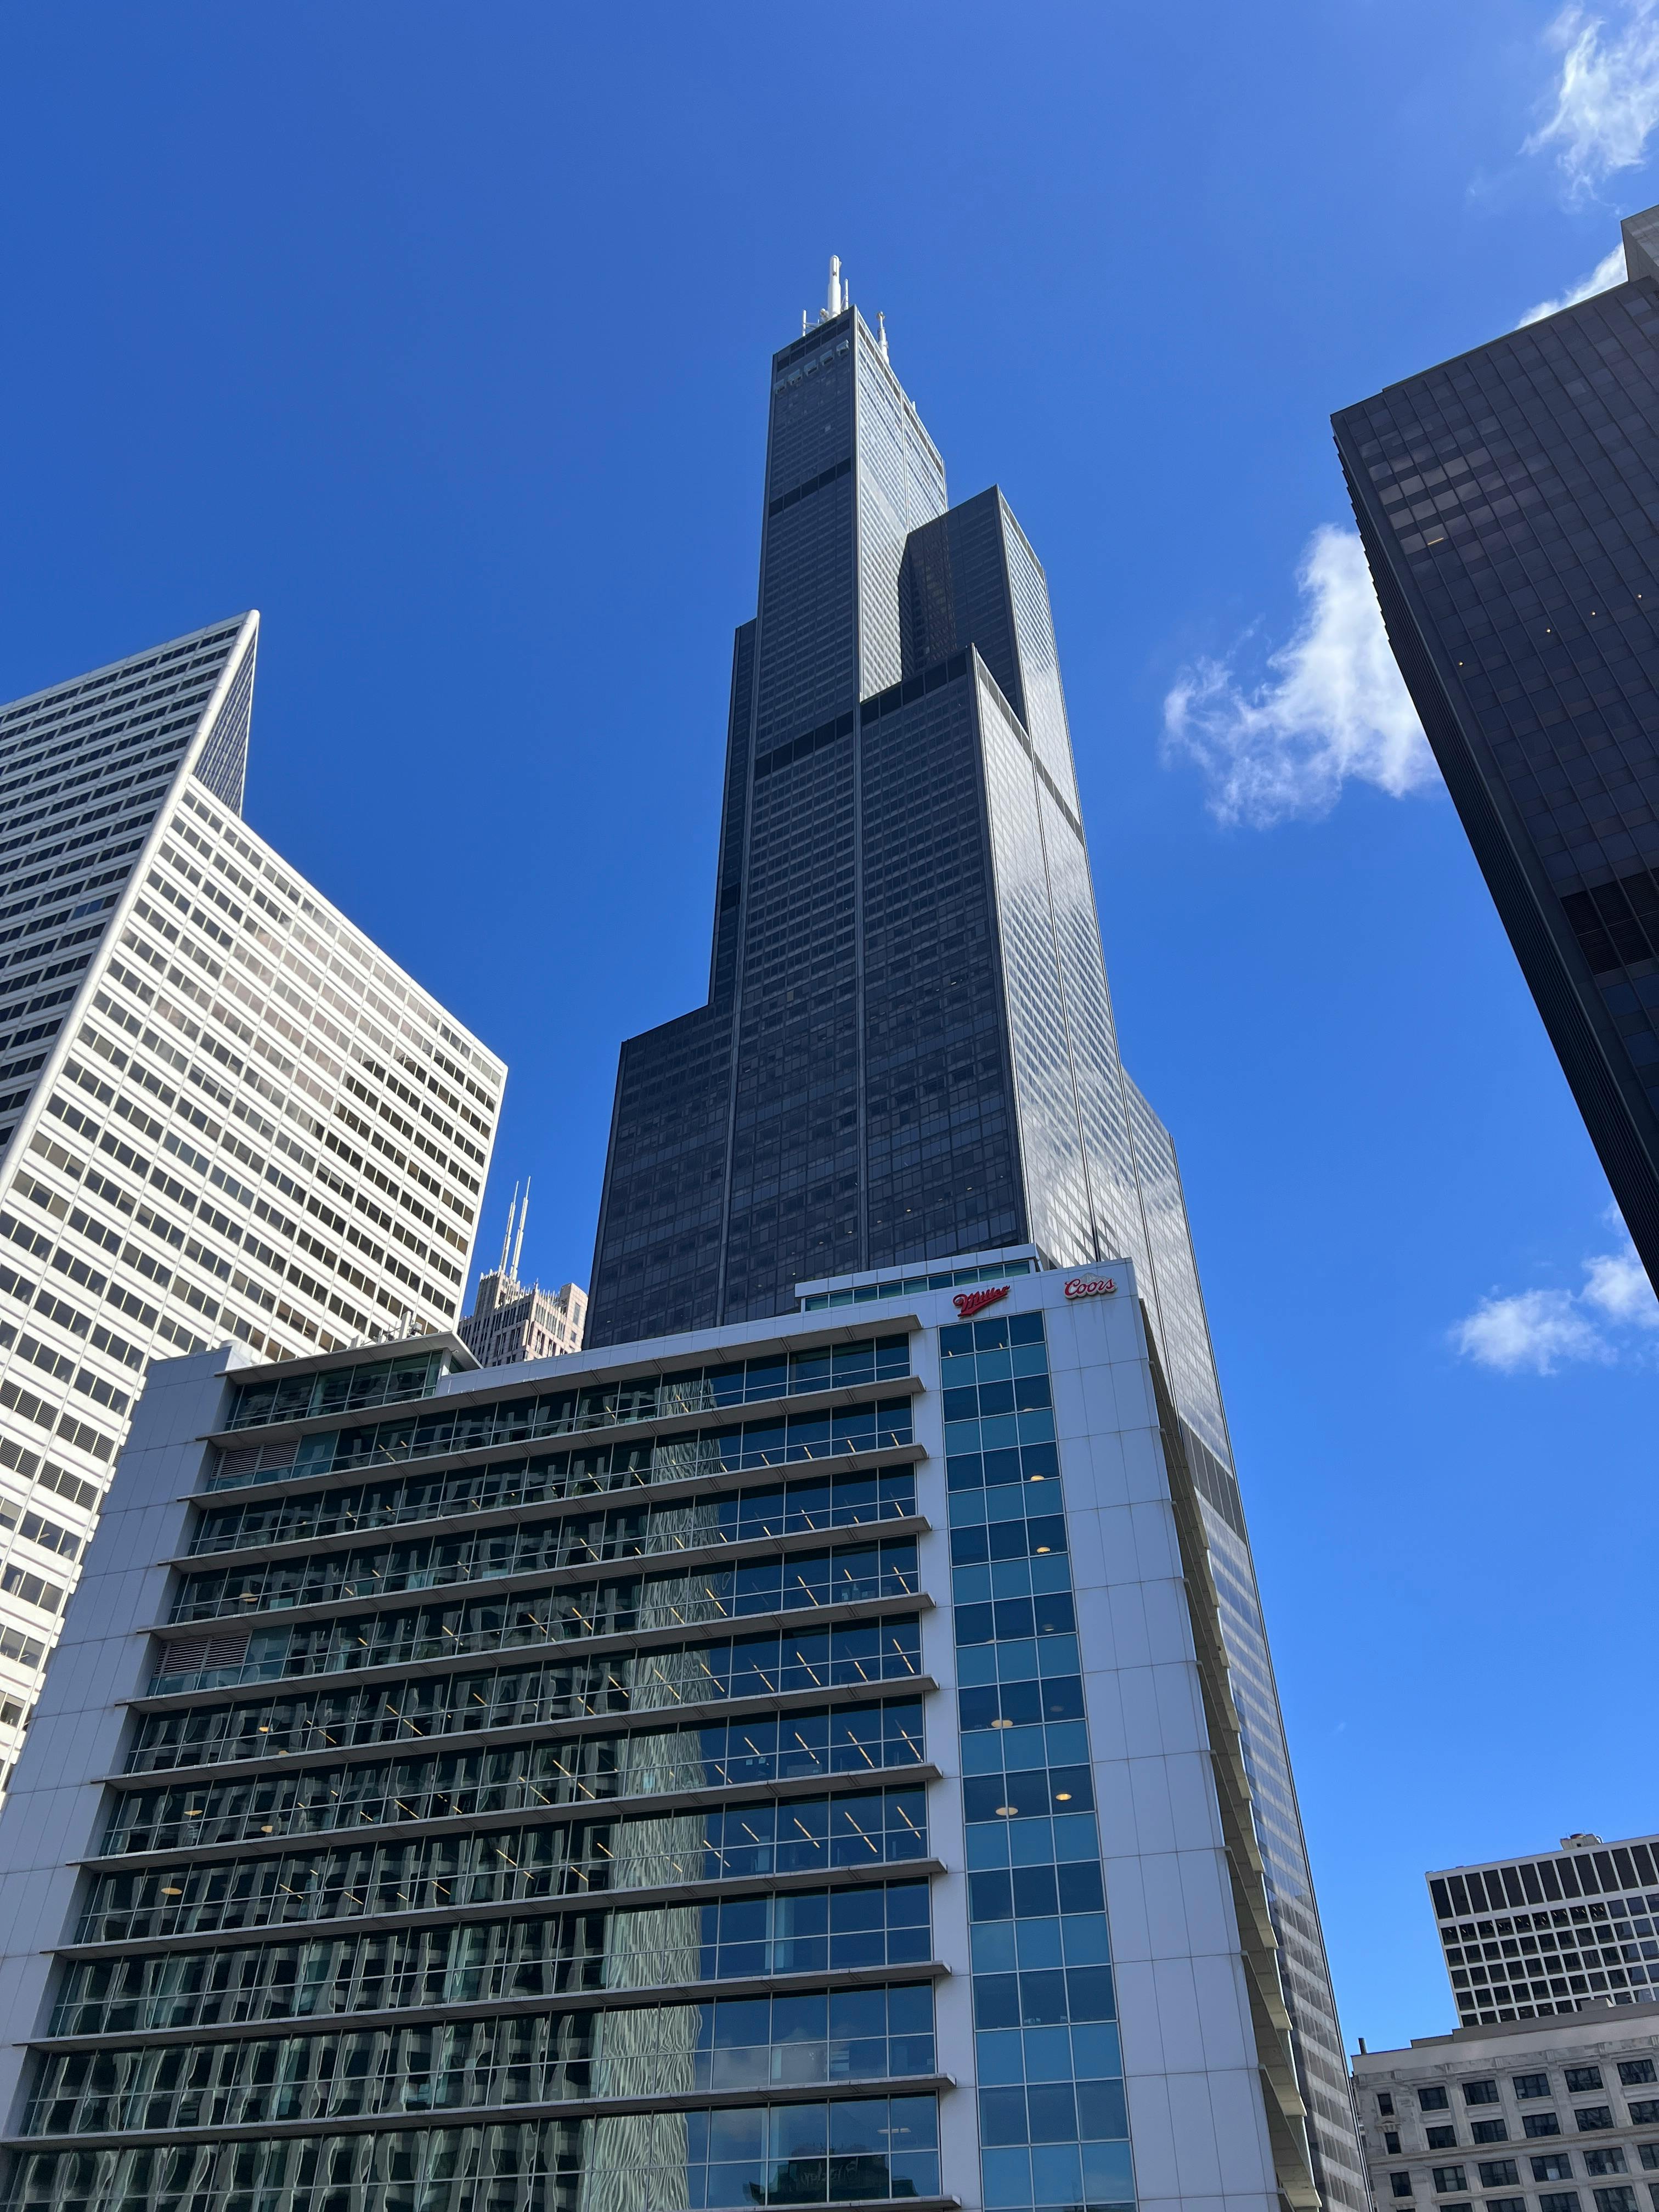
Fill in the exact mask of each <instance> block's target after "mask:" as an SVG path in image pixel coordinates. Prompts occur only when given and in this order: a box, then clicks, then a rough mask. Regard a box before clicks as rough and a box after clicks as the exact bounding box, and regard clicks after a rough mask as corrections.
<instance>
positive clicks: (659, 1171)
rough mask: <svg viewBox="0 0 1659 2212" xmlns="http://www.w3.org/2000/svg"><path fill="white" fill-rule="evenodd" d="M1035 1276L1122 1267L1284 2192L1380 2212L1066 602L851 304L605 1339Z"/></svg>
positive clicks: (626, 1339) (642, 1101)
mask: <svg viewBox="0 0 1659 2212" xmlns="http://www.w3.org/2000/svg"><path fill="white" fill-rule="evenodd" d="M1022 1250H1024V1251H1029V1253H1030V1255H1031V1264H1032V1265H1034V1266H1035V1267H1037V1268H1038V1269H1039V1270H1042V1269H1046V1268H1053V1267H1059V1268H1061V1269H1066V1268H1073V1267H1080V1266H1089V1265H1095V1264H1098V1263H1102V1262H1104V1261H1110V1260H1113V1259H1126V1258H1127V1260H1128V1261H1130V1262H1131V1263H1132V1265H1133V1279H1134V1282H1135V1284H1136V1286H1137V1289H1138V1291H1139V1297H1140V1301H1141V1305H1142V1308H1143V1310H1144V1314H1145V1319H1146V1329H1147V1334H1148V1337H1149V1340H1150V1345H1151V1357H1152V1362H1153V1365H1154V1368H1155V1370H1156V1371H1157V1373H1158V1387H1159V1389H1160V1391H1161V1392H1162V1393H1163V1396H1162V1399H1161V1401H1160V1402H1161V1405H1162V1408H1163V1413H1164V1427H1165V1437H1166V1449H1168V1450H1169V1451H1170V1453H1172V1454H1174V1453H1178V1454H1179V1455H1181V1458H1182V1464H1183V1466H1184V1467H1185V1468H1187V1469H1188V1474H1189V1476H1190V1484H1191V1493H1190V1494H1191V1498H1192V1507H1191V1511H1190V1514H1189V1515H1188V1516H1186V1517H1185V1518H1184V1519H1182V1531H1183V1534H1182V1541H1183V1543H1184V1544H1185V1545H1186V1546H1187V1547H1188V1553H1189V1555H1190V1565H1191V1567H1192V1571H1193V1572H1194V1576H1195V1577H1196V1578H1197V1579H1198V1580H1199V1581H1200V1582H1201V1583H1203V1584H1204V1585H1205V1586H1206V1587H1209V1586H1211V1585H1212V1586H1213V1589H1214V1591H1215V1604H1214V1608H1213V1611H1212V1613H1205V1615H1204V1620H1203V1623H1202V1624H1200V1628H1195V1630H1194V1634H1195V1636H1197V1637H1198V1638H1199V1641H1200V1644H1201V1645H1202V1647H1203V1648H1202V1649H1201V1650H1200V1661H1201V1662H1203V1663H1204V1664H1206V1665H1207V1667H1208V1672H1207V1673H1206V1674H1205V1680H1206V1685H1207V1687H1206V1699H1207V1700H1208V1704H1207V1705H1206V1710H1207V1711H1209V1712H1210V1721H1211V1729H1210V1735H1211V1743H1212V1753H1213V1755H1214V1757H1215V1759H1216V1761H1217V1772H1218V1776H1220V1777H1221V1778H1222V1780H1223V1787H1222V1789H1221V1792H1220V1797H1221V1808H1222V1811H1223V1814H1225V1817H1226V1819H1227V1820H1229V1821H1230V1822H1231V1826H1230V1829H1229V1834H1230V1838H1231V1841H1230V1849H1231V1850H1232V1851H1233V1852H1234V1854H1235V1855H1236V1856H1235V1863H1236V1868H1237V1871H1238V1873H1239V1877H1240V1881H1241V1884H1242V1887H1241V1888H1240V1891H1239V1893H1238V1896H1237V1899H1235V1906H1236V1910H1237V1915H1238V1918H1239V1923H1240V1927H1241V1929H1249V1930H1251V1931H1253V1933H1252V1934H1251V1936H1250V1941H1249V1942H1247V1944H1246V1947H1245V1953H1246V1956H1247V1957H1248V1958H1249V1960H1250V1961H1251V1962H1252V1963H1251V1968H1250V1971H1251V1973H1252V1977H1253V1980H1252V1987H1253V1990H1254V1992H1255V2002H1256V2004H1257V2007H1258V2011H1257V2015H1256V2021H1257V2033H1258V2038H1259V2040H1260V2042H1261V2047H1262V2049H1263V2050H1264V2051H1266V2050H1267V2049H1269V2048H1275V2049H1276V2048H1278V2047H1279V2041H1280V2039H1283V2063H1282V2065H1278V2066H1276V2068H1275V2067H1267V2066H1266V2063H1265V2061H1264V2078H1265V2079H1267V2080H1268V2081H1269V2086H1270V2089H1271V2096H1270V2100H1269V2101H1270V2106H1271V2109H1272V2112H1273V2116H1274V2124H1275V2127H1276V2128H1278V2129H1279V2130H1280V2132H1279V2135H1278V2136H1276V2137H1275V2142H1276V2145H1277V2153H1278V2154H1279V2156H1280V2157H1281V2160H1282V2165H1281V2173H1282V2175H1283V2174H1288V2173H1290V2172H1291V2171H1292V2169H1295V2170H1298V2171H1299V2172H1301V2173H1302V2175H1303V2177H1304V2179H1303V2181H1302V2182H1301V2183H1293V2182H1290V2181H1285V2183H1284V2187H1285V2193H1286V2195H1287V2197H1288V2198H1289V2199H1290V2200H1291V2201H1297V2202H1307V2203H1311V2202H1313V2201H1316V2198H1317V2197H1323V2198H1324V2200H1325V2201H1326V2202H1328V2203H1331V2204H1335V2205H1342V2206H1349V2207H1356V2208H1357V2207H1359V2206H1362V2205H1364V2203H1365V2201H1366V2199H1365V2186H1364V2176H1363V2171H1362V2168H1361V2163H1360V2158H1359V2154H1358V2144H1357V2142H1356V2138H1355V2135H1354V2130H1353V2124H1352V2111H1351V2106H1350V2103H1349V2098H1348V2090H1347V2072H1346V2063H1345V2058H1344V2053H1343V2048H1342V2042H1341V2037H1340V2029H1339V2027H1338V2023H1337V2017H1336V2011H1335V2006H1334V2000H1333V1997H1332V1992H1331V1985H1330V1978H1329V1973H1328V1967H1327V1964H1326V1959H1325V1952H1324V1945H1323V1939H1322V1934H1321V1930H1320V1926H1319V1918H1318V1911H1317V1907H1316V1902H1315V1899H1314V1894H1313V1888H1312V1883H1311V1880H1310V1874H1309V1868H1308V1860H1307V1853H1306V1849H1305V1844H1304V1838H1303V1835H1302V1829H1301V1823H1300V1819H1299V1815H1298V1813H1297V1804H1296V1796H1295V1791H1294V1787H1293V1784H1292V1782H1291V1771H1290V1765H1289V1759H1288V1754H1287V1752H1286V1748H1285V1735H1284V1728H1283V1723H1282V1720H1281V1717H1280V1714H1279V1704H1278V1698H1277V1693H1276V1691H1275V1688H1274V1685H1273V1670H1272V1665H1271V1661H1270V1658H1269V1656H1268V1650H1267V1638H1266V1633H1265V1630H1264V1627H1263V1624H1262V1618H1261V1606H1260V1601H1259V1599H1258V1595H1257V1592H1256V1586H1255V1572H1254V1568H1253V1565H1252V1562H1251V1556H1250V1549H1249V1537H1248V1534H1247V1531H1246V1528H1245V1522H1244V1518H1243V1509H1242V1506H1241V1504H1240V1499H1239V1492H1238V1486H1237V1478H1236V1474H1235V1472H1234V1468H1233V1463H1232V1455H1231V1444H1230V1441H1229V1437H1228V1433H1227V1425H1226V1419H1225V1413H1224V1411H1223V1407H1222V1402H1221V1396H1220V1391H1219V1388H1218V1383H1217V1380H1216V1374H1215V1367H1214V1362H1213V1358H1212V1351H1211V1346H1210V1339H1209V1332H1208V1327H1207V1323H1206V1318H1205V1313H1204V1307H1203V1301H1202V1297H1201V1293H1200V1288H1199V1283H1198V1276H1197V1270H1196V1267H1195V1263H1194V1256H1193V1249H1192V1243H1191V1238H1190V1236H1189V1233H1188V1224H1187V1216H1186V1209H1185V1203H1184V1200H1183V1197H1182V1188H1181V1180H1180V1175H1179V1170H1178V1169H1177V1166H1176V1158H1175V1154H1174V1150H1173V1147H1172V1146H1171V1144H1170V1138H1169V1134H1168V1132H1167V1131H1166V1130H1165V1129H1164V1126H1163V1124H1162V1123H1161V1122H1160V1121H1159V1120H1158V1116H1157V1115H1156V1114H1155V1113H1154V1112H1153V1110H1152V1107H1151V1106H1150V1105H1149V1104H1148V1103H1147V1102H1146V1099H1145V1098H1144V1097H1142V1095H1141V1094H1140V1092H1139V1091H1138V1090H1137V1089H1136V1088H1135V1086H1134V1085H1133V1083H1131V1082H1130V1081H1129V1079H1128V1078H1127V1075H1126V1074H1125V1073H1124V1070H1123V1066H1122V1064H1121V1059H1120V1056H1119V1050H1118V1041H1117V1034H1116V1028H1115V1022H1114V1018H1113V1012H1112V1004H1111V996H1110V993H1109V987H1108V984H1107V979H1106V971H1105V964H1104V960H1103V953H1102V948H1101V934H1100V924H1099V918H1098V915H1097V909H1096V904H1095V896H1094V890H1093V884H1092V879H1091V870H1090V862H1089V854H1088V848H1087V842H1086V840H1085V834H1084V829H1083V823H1082V819H1081V815H1080V811H1079V798H1078V789H1077V781H1076V775H1075V772H1074V769H1073V757H1072V746H1071V738H1070V733H1069V729H1068V725H1067V720H1066V703H1065V696H1064V691H1063V688H1062V685H1061V682H1060V666H1059V657H1058V653H1057V650H1056V647H1055V641H1054V624H1053V620H1052V617H1051V614H1050V611H1049V605H1048V587H1047V583H1046V580H1045V578H1044V574H1043V571H1042V564H1041V562H1039V561H1038V559H1037V557H1036V554H1035V553H1034V552H1033V550H1032V549H1031V546H1030V542H1029V541H1028V539H1027V538H1026V537H1025V534H1024V532H1023V531H1022V530H1021V528H1020V526H1019V525H1018V521H1017V520H1015V518H1014V515H1013V513H1012V510H1011V509H1010V507H1009V506H1008V504H1007V501H1006V500H1005V499H1004V498H1003V496H1002V495H1001V493H1000V491H999V490H997V489H994V488H993V489H989V490H987V491H984V492H981V493H980V494H978V495H976V496H975V497H974V498H972V499H969V500H968V501H963V503H961V504H959V505H957V506H954V507H953V506H951V504H950V503H949V498H948V495H947V492H946V488H945V465H944V462H943V460H942V459H941V457H940V455H939V451H938V449H937V447H935V446H934V444H933V441H932V439H931V438H930V437H929V436H928V435H927V430H926V428H924V426H923V424H922V422H921V418H920V416H918V414H917V411H916V409H915V405H914V404H913V403H912V401H911V400H910V398H908V395H907V393H906V392H904V390H903V388H902V386H901V385H900V383H899V382H898V380H897V378H896V375H895V374H894V371H893V368H892V366H891V364H890V360H889V358H888V354H887V349H886V344H885V339H884V335H882V336H878V335H877V334H876V333H873V332H872V331H871V330H870V328H869V327H868V325H866V322H865V321H864V319H863V318H862V317H861V316H860V313H858V311H857V309H856V308H855V307H853V306H852V304H851V303H850V301H848V300H847V299H846V298H845V297H844V296H842V294H841V291H840V288H839V283H838V281H836V280H835V279H832V283H831V296H830V299H829V304H828V306H827V307H826V308H825V310H824V312H823V314H822V315H821V316H820V318H819V320H818V323H817V326H816V327H814V328H812V329H810V330H807V331H803V334H802V336H801V337H799V340H797V341H795V342H793V343H791V344H789V345H787V346H786V347H785V348H783V349H782V350H781V351H780V352H779V353H777V354H776V355H775V356H774V357H773V361H772V365H771V376H770V417H769V435H768V446H767V458H766V478H765V496H764V500H763V513H762V523H761V562H760V585H759V594H758V600H757V611H756V614H755V617H754V619H753V620H751V621H750V622H747V623H744V624H743V626H742V627H741V628H740V629H738V632H737V635H736V640H735V644H734V648H733V653H732V696H731V708H730V715H729V720H728V726H727V737H726V784H725V797H724V804H723V811H722V817H721V831H720V855H719V861H718V866H717V873H716V890H715V912H714V939H713V946H712V951H711V958H710V968H709V990H708V1001H707V1003H706V1005H704V1006H702V1007H699V1008H697V1009H696V1011H694V1012H690V1013H688V1014H685V1015H684V1016H682V1017H680V1018H678V1020H676V1021H672V1022H670V1023H668V1024H665V1025H664V1026H663V1027H661V1028H659V1029H656V1030H651V1031H649V1032H647V1034H646V1035H644V1036H638V1037H635V1038H632V1039H630V1040H629V1042H627V1043H626V1044H625V1045H624V1046H623V1051H622V1056H621V1064H620V1067H619V1071H618V1076H617V1092H616V1102H615V1107H614V1111H613V1120H612V1127H611V1145H610V1152H609V1158H608V1160H607V1164H606V1170H605V1188H604V1196H603V1200H602V1206H601V1212H600V1219H599V1233H598V1239H597V1243H596V1248H595V1254H594V1261H593V1273H592V1294H591V1303H590V1306H589V1315H588V1325H587V1332H586V1344H587V1346H589V1347H602V1346H618V1345H623V1344H628V1343H632V1342H636V1341H637V1340H641V1339H644V1338H648V1337H655V1336H657V1335H659V1334H661V1333H663V1332H665V1331H685V1330H690V1331H703V1330H708V1329H711V1328H714V1329H718V1328H731V1327H735V1326H739V1325H748V1324H750V1323H752V1322H758V1321H761V1320H763V1319H765V1318H766V1317H768V1316H779V1315H783V1314H788V1313H791V1312H793V1311H795V1310H798V1308H799V1307H801V1306H803V1305H804V1306H805V1310H816V1309H817V1308H818V1307H820V1306H827V1305H829V1304H841V1303H847V1304H868V1305H870V1306H872V1307H873V1308H874V1310H875V1313H876V1314H877V1315H878V1314H879V1311H880V1309H881V1304H882V1302H883V1301H884V1300H885V1299H889V1298H899V1297H913V1296H915V1294H916V1293H917V1292H918V1291H921V1290H928V1289H932V1290H938V1289H941V1288H948V1287H950V1286H951V1285H953V1284H958V1283H962V1282H963V1281H970V1282H971V1281H973V1280H975V1279H978V1277H979V1275H980V1274H981V1273H982V1271H983V1267H984V1266H985V1265H987V1264H989V1265H990V1266H991V1267H993V1269H994V1270H995V1269H996V1268H997V1267H999V1266H1000V1265H1001V1263H1000V1261H998V1259H997V1256H996V1255H1006V1254H1008V1253H1011V1252H1016V1251H1022ZM1003 1273H1004V1274H1005V1275H1006V1267H1004V1268H1003ZM1205 1637H1207V1638H1209V1639H1210V1640H1209V1642H1208V1643H1207V1644H1205V1643H1204V1641H1203V1639H1204V1638H1205ZM1206 1653H1207V1655H1208V1656H1207V1660H1206V1657H1205V1654H1206ZM1224 1742H1233V1743H1236V1744H1237V1752H1238V1756H1237V1764H1236V1765H1232V1766H1230V1765H1227V1763H1226V1760H1225V1758H1224V1757H1223V1755H1222V1753H1221V1752H1220V1751H1219V1750H1218V1748H1216V1747H1219V1746H1220V1745H1222V1744H1223V1743H1224ZM1228 1778H1231V1779H1228ZM1252 1945H1254V1948H1251V1947H1252Z"/></svg>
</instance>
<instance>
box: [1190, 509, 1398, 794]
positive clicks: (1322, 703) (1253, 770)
mask: <svg viewBox="0 0 1659 2212" xmlns="http://www.w3.org/2000/svg"><path fill="white" fill-rule="evenodd" d="M1297 588H1298V589H1299V590H1300V592H1301V593H1302V596H1303V599H1304V614H1303V618H1302V622H1301V625H1300V627H1299V628H1298V629H1297V632H1296V635H1294V636H1293V637H1292V638H1291V640H1290V641H1289V643H1288V644H1286V645H1283V646H1280V647H1279V649H1278V651H1277V652H1275V653H1270V654H1269V655H1268V658H1267V666H1268V668H1269V669H1270V670H1271V671H1272V674H1271V676H1270V678H1269V679H1268V680H1267V682H1266V683H1263V684H1258V685H1256V686H1255V689H1254V690H1249V691H1246V690H1243V689H1241V687H1240V686H1239V684H1238V683H1237V681H1236V680H1235V678H1234V675H1233V671H1232V667H1231V663H1230V662H1227V661H1218V660H1201V661H1200V662H1198V663H1197V664H1196V665H1194V666H1193V667H1191V668H1188V669H1183V670H1182V673H1181V676H1180V678H1179V679H1178V680H1177V682H1176V684H1175V685H1174V686H1173V688H1172V689H1171V690H1170V693H1169V696H1167V697H1166V698H1165V700H1164V757H1165V758H1166V760H1167V759H1171V758H1179V757H1185V758H1188V759H1191V760H1194V761H1195V762H1196V763H1198V765H1199V767H1200V769H1202V770H1203V772H1204V775H1205V777H1206V781H1208V784H1209V787H1210V788H1209V805H1210V811H1212V813H1213V814H1214V815H1215V816H1216V817H1218V820H1220V821H1223V822H1227V823H1241V822H1242V823H1249V825H1250V826H1251V827H1252V828H1255V829H1262V828H1266V827H1267V825H1268V824H1269V823H1274V822H1282V821H1285V820H1286V819H1288V818H1289V817H1291V816H1293V815H1298V814H1304V815H1307V814H1312V815H1318V814H1326V813H1328V812H1329V811H1330V810H1331V808H1332V807H1333V806H1334V805H1335V804H1336V802H1337V799H1339V798H1340V795H1341V791H1342V786H1343V784H1344V783H1345V782H1346V781H1347V779H1348V778H1349V777H1351V776H1353V777H1358V779H1359V780H1360V781H1362V782H1365V783H1372V784H1375V785H1376V787H1377V788H1378V789H1379V790H1382V791H1386V792H1388V793H1389V794H1390V796H1391V797H1393V798H1395V799H1400V798H1403V797H1404V796H1405V794H1406V793H1407V792H1411V791H1417V790H1420V789H1421V788H1422V787H1424V786H1425V785H1426V784H1430V783H1432V782H1434V781H1436V778H1437V769H1436V768H1435V764H1434V757H1433V755H1432V754H1431V752H1430V750H1429V748H1428V742H1427V740H1426V739H1425V737H1424V735H1423V732H1422V729H1421V727H1420V726H1419V722H1418V720H1417V715H1416V713H1415V711H1414V710H1413V707H1412V702H1411V700H1410V697H1409V696H1407V690H1406V687H1405V685H1404V684H1402V683H1401V679H1400V671H1399V670H1398V669H1397V668H1396V667H1395V663H1394V655H1393V654H1392V653H1390V652H1389V641H1388V635H1387V633H1386V632H1385V630H1384V629H1383V617H1382V615H1381V613H1380V612H1379V611H1378V608H1377V604H1376V593H1375V592H1373V590H1372V588H1371V580H1370V573H1369V571H1368V570H1367V568H1366V566H1365V556H1364V550H1363V548H1362V547H1361V545H1360V543H1359V539H1358V535H1357V534H1356V533H1355V532H1353V531H1352V530H1338V529H1335V528H1334V527H1333V526H1331V525H1329V524H1325V525H1323V526H1322V527H1321V528H1319V529H1318V530H1316V532H1314V534H1313V536H1312V538H1310V540H1309V542H1308V546H1307V550H1306V551H1305V552H1304V555H1303V557H1302V565H1301V567H1300V568H1298V570H1297Z"/></svg>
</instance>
